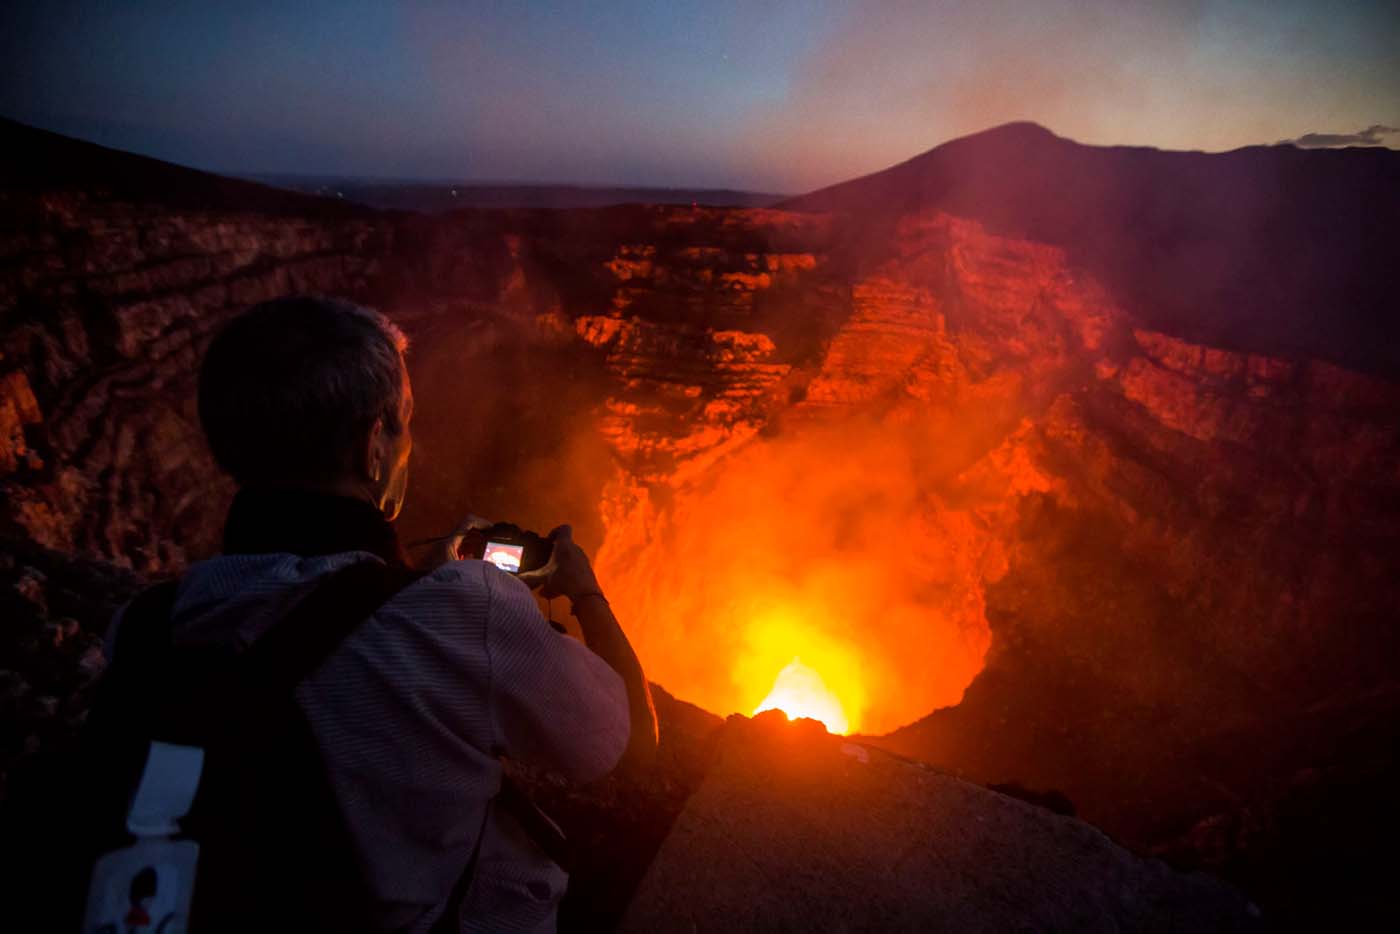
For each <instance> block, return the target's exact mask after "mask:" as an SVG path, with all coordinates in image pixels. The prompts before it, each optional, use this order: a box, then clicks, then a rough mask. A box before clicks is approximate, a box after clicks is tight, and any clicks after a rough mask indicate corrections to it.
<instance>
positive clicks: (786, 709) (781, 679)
mask: <svg viewBox="0 0 1400 934" xmlns="http://www.w3.org/2000/svg"><path fill="white" fill-rule="evenodd" d="M765 710H781V711H782V712H783V713H784V714H786V715H787V718H788V719H789V720H796V719H799V718H801V717H806V718H808V719H810V720H817V721H819V722H820V723H821V724H822V726H824V727H826V728H827V729H828V730H830V731H831V732H833V733H849V732H850V731H851V725H850V721H849V720H848V719H847V717H846V708H845V707H844V706H842V704H841V699H840V698H839V697H837V696H836V695H835V694H834V693H832V691H831V689H830V688H828V687H827V686H826V682H825V681H823V680H822V676H821V675H819V674H818V673H817V672H815V671H813V670H812V669H811V668H808V667H807V666H806V665H804V664H802V659H800V658H794V659H793V660H792V661H791V662H790V663H789V664H788V666H787V667H786V668H784V669H783V670H782V671H780V672H778V679H777V680H776V681H774V682H773V690H771V691H769V692H768V696H767V697H765V698H764V699H763V700H762V701H761V702H760V703H759V705H758V706H757V707H755V708H754V713H755V714H760V713H762V712H763V711H765Z"/></svg>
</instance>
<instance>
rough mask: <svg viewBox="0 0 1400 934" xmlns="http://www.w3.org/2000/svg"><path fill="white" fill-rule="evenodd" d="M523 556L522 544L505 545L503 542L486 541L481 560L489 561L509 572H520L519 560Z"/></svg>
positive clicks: (523, 547) (523, 548)
mask: <svg viewBox="0 0 1400 934" xmlns="http://www.w3.org/2000/svg"><path fill="white" fill-rule="evenodd" d="M524 557H525V546H524V545H507V544H506V543H505V542H487V543H486V551H485V553H484V554H482V556H481V560H483V561H490V562H491V563H492V564H494V565H495V566H496V567H498V568H500V569H501V570H502V571H506V572H508V573H510V574H518V573H519V572H520V561H521V559H522V558H524Z"/></svg>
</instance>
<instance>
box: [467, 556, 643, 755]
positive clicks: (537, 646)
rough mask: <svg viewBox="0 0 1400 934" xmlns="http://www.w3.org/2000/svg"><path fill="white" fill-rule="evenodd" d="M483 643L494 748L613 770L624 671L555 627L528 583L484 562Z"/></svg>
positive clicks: (623, 707)
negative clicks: (485, 609)
mask: <svg viewBox="0 0 1400 934" xmlns="http://www.w3.org/2000/svg"><path fill="white" fill-rule="evenodd" d="M484 570H485V573H486V584H487V588H488V589H489V591H490V595H491V600H490V606H489V609H488V613H487V621H486V649H487V655H488V657H489V659H490V664H491V711H492V720H493V726H494V729H495V731H496V738H497V742H498V743H499V745H500V748H501V749H502V750H503V751H504V752H505V753H506V755H508V756H510V757H511V758H513V759H518V760H520V761H521V762H526V763H529V764H533V765H538V766H542V767H544V768H548V769H552V770H555V771H558V772H560V773H562V774H564V775H565V776H567V777H568V778H570V779H573V780H575V781H592V780H593V779H596V778H601V777H602V776H603V775H606V774H607V773H608V772H610V771H612V769H613V767H614V766H616V765H617V762H618V760H619V759H620V758H621V757H622V753H623V750H625V749H626V748H627V741H628V738H629V733H630V731H631V726H630V721H629V717H628V709H627V690H626V687H625V686H624V685H623V683H622V677H621V676H620V675H618V673H617V672H615V671H613V670H612V668H611V667H610V666H609V665H608V664H607V662H605V661H603V660H602V659H601V658H600V657H598V656H597V655H595V654H594V653H593V652H592V651H591V650H589V648H588V647H587V646H585V645H584V644H583V643H581V642H579V641H578V640H577V639H574V638H571V637H570V636H567V635H564V634H562V633H559V632H557V631H556V630H555V629H554V628H553V627H552V626H550V625H549V623H548V621H547V620H545V618H544V616H543V615H542V614H541V613H540V610H539V607H538V606H537V605H536V603H535V598H534V597H533V596H532V595H531V594H530V590H529V588H528V587H526V586H525V585H524V584H522V583H521V582H520V581H518V580H516V579H515V578H514V577H512V576H511V575H509V574H507V573H505V572H504V571H501V570H499V569H498V568H495V567H492V566H490V565H486V566H485V567H484Z"/></svg>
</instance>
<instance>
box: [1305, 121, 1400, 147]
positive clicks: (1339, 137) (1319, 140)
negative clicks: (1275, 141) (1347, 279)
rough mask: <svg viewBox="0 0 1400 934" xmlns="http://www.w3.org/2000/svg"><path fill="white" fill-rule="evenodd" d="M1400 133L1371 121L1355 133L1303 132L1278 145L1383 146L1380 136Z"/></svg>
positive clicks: (1393, 128)
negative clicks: (1295, 137)
mask: <svg viewBox="0 0 1400 934" xmlns="http://www.w3.org/2000/svg"><path fill="white" fill-rule="evenodd" d="M1391 133H1400V127H1393V126H1382V125H1381V124H1379V123H1373V124H1372V125H1371V126H1368V127H1367V128H1366V129H1364V130H1361V131H1359V132H1357V133H1304V134H1303V135H1302V136H1300V137H1298V138H1297V139H1285V140H1280V141H1279V143H1280V145H1285V146H1286V145H1293V146H1298V147H1301V148H1303V149H1325V148H1327V147H1329V146H1384V145H1385V144H1386V141H1385V140H1383V139H1381V137H1382V136H1388V135H1390V134H1391Z"/></svg>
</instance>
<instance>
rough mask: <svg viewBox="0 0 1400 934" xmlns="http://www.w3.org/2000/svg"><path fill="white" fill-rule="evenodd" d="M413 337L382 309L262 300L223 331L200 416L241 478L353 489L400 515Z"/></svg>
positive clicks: (312, 299)
mask: <svg viewBox="0 0 1400 934" xmlns="http://www.w3.org/2000/svg"><path fill="white" fill-rule="evenodd" d="M407 346H408V341H407V339H406V338H405V337H404V336H403V332H401V331H400V330H399V329H398V328H397V327H395V326H394V325H393V324H392V323H390V321H389V320H388V319H387V318H385V317H384V316H383V315H381V314H380V313H379V312H377V311H373V310H371V309H368V308H362V307H360V306H358V305H354V304H351V303H350V302H346V301H341V300H339V299H333V298H321V297H316V296H307V297H296V298H280V299H275V300H273V301H269V302H263V303H262V304H260V305H256V306H254V307H253V308H251V309H249V310H248V311H247V312H245V313H244V314H242V315H240V316H239V317H237V318H235V319H234V320H233V321H232V322H230V323H229V324H228V326H227V327H225V328H224V329H223V330H222V331H220V332H219V334H218V336H216V337H215V338H214V340H213V342H212V343H210V345H209V350H208V352H207V353H206V354H205V356H204V365H203V366H202V367H201V369H200V373H199V420H200V423H201V424H202V425H203V426H204V434H205V436H206V437H207V438H208V439H209V446H210V448H211V449H212V450H213V452H214V459H215V460H216V461H218V463H219V466H220V467H222V468H223V469H224V470H226V471H228V473H229V474H231V475H232V476H233V479H234V480H235V481H236V482H237V483H238V485H239V486H243V487H258V488H282V489H286V488H299V489H312V490H321V491H325V492H332V493H339V494H342V495H349V496H356V497H359V498H361V499H366V500H368V501H370V502H373V503H374V504H375V505H376V506H378V507H379V508H380V509H382V510H383V511H384V514H385V515H386V516H387V517H388V518H390V519H393V518H394V517H395V516H397V515H398V511H399V509H400V507H402V505H403V498H404V491H405V489H406V486H407V483H408V455H409V450H410V448H411V446H412V440H411V437H410V434H409V429H408V423H409V418H410V416H411V415H412V413H413V393H412V390H411V388H410V387H409V383H408V371H407V369H406V368H405V367H404V362H403V351H404V349H405V348H406V347H407Z"/></svg>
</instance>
